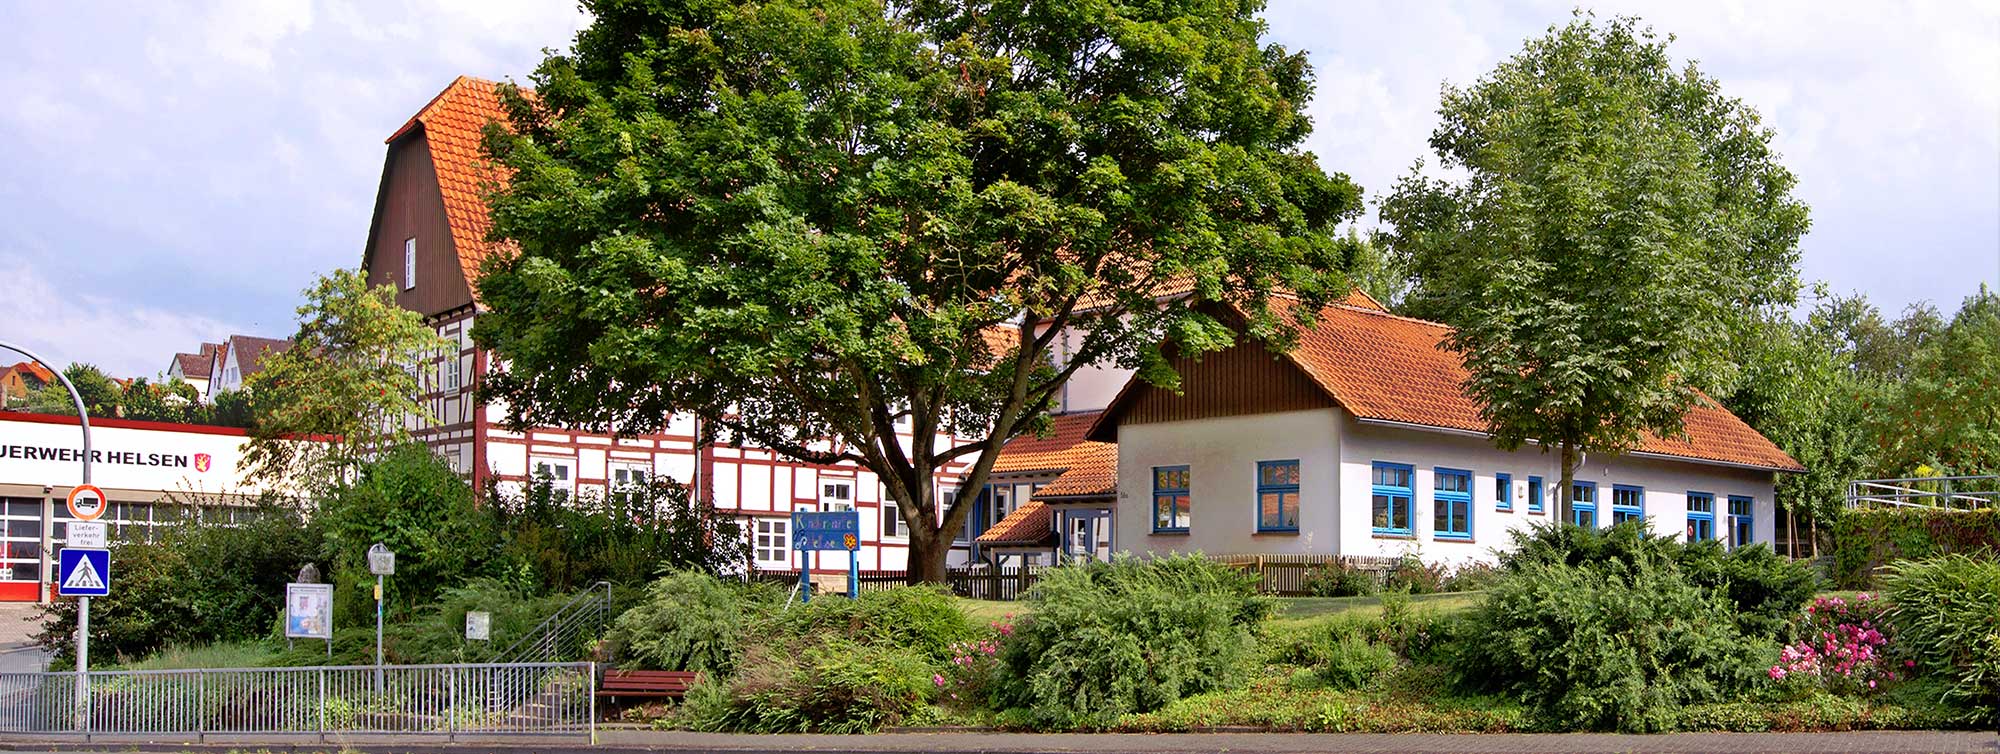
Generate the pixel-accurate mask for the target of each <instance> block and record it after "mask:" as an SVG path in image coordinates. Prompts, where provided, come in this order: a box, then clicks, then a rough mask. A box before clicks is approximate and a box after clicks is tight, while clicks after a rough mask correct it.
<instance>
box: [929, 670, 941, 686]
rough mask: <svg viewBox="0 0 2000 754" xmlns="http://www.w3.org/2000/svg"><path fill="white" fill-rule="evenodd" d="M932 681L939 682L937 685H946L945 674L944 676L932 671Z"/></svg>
mask: <svg viewBox="0 0 2000 754" xmlns="http://www.w3.org/2000/svg"><path fill="white" fill-rule="evenodd" d="M931 683H935V684H937V685H938V686H939V687H943V686H944V676H943V675H941V674H937V673H932V674H931Z"/></svg>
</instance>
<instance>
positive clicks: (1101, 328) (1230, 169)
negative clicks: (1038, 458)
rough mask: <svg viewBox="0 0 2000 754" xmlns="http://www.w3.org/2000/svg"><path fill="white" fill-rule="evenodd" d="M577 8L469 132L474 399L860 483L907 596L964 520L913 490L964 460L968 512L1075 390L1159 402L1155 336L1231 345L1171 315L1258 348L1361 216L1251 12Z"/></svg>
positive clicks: (1338, 285) (674, 0)
mask: <svg viewBox="0 0 2000 754" xmlns="http://www.w3.org/2000/svg"><path fill="white" fill-rule="evenodd" d="M584 5H585V7H586V8H587V9H588V10H590V11H591V12H592V13H593V15H594V16H595V20H594V21H593V23H592V24H591V26H590V27H589V28H587V29H585V30H584V31H583V32H581V33H580V34H579V35H578V37H577V39H576V44H575V48H574V51H573V52H571V53H566V54H555V55H552V56H550V57H549V58H548V59H547V60H545V61H544V62H543V64H542V65H541V66H540V67H539V68H538V69H537V71H536V72H535V74H534V76H533V82H534V84H535V87H536V88H535V95H534V96H533V97H532V98H530V97H525V96H518V95H515V96H510V98H509V101H510V105H509V106H510V109H511V112H512V128H511V129H499V128H492V129H489V130H488V133H487V147H488V149H489V151H490V153H491V154H493V155H494V156H495V157H496V158H497V159H498V160H499V161H500V162H502V163H503V164H504V165H505V167H506V168H508V169H510V170H511V171H512V172H511V180H510V182H509V184H508V186H506V187H505V188H504V189H501V190H499V191H498V193H497V194H495V195H494V196H492V197H491V201H490V203H491V206H492V210H493V218H494V224H495V230H494V233H495V236H496V237H497V238H499V239H503V240H506V241H510V242H511V244H510V246H509V250H507V251H504V252H502V253H500V254H498V255H496V256H495V257H494V258H493V260H492V261H491V263H490V264H489V265H488V266H487V267H486V268H485V270H484V271H483V274H482V277H481V280H480V285H479V289H480V295H481V300H482V303H483V304H484V305H485V306H486V307H487V308H488V309H490V310H491V311H490V313H488V314H485V315H483V316H482V317H481V318H480V320H479V324H478V326H477V327H476V328H475V331H474V335H475V337H476V338H477V339H478V341H479V342H480V343H481V345H482V346H485V347H489V348H492V349H494V350H495V351H496V352H497V353H498V354H499V355H500V356H501V357H502V358H504V359H505V360H506V361H507V362H508V365H509V368H508V369H507V370H506V371H504V372H503V373H501V374H499V375H497V376H495V377H494V378H492V379H491V380H490V381H489V382H488V383H487V385H486V388H487V390H488V392H489V394H490V395H492V396H495V397H499V398H503V399H505V400H506V401H507V405H508V406H509V407H510V408H511V409H512V412H513V413H512V417H511V418H512V420H513V421H514V422H515V423H517V424H536V423H562V424H570V425H581V426H586V427H591V428H597V429H606V428H608V429H613V430H616V431H620V432H644V431H649V430H654V429H657V428H659V427H660V426H661V425H662V423H663V422H664V421H665V420H666V417H667V416H668V415H669V414H693V415H696V416H698V417H700V418H701V419H703V420H704V422H703V424H704V426H705V427H707V428H708V429H709V430H711V431H713V432H714V433H715V435H716V436H717V437H719V438H721V439H723V440H725V441H740V442H744V443H751V444H755V445H759V446H763V447H767V448H771V449H774V450H776V451H777V452H779V453H781V454H783V455H785V456H788V457H790V458H793V459H799V460H803V461H807V462H815V463H836V462H852V463H855V464H859V465H860V466H862V467H865V468H867V469H869V470H871V471H873V472H875V473H876V474H877V475H879V477H880V478H881V480H882V483H883V484H884V486H885V487H886V488H887V491H888V495H889V497H890V498H892V499H894V500H895V501H897V502H898V503H900V506H899V509H900V510H901V512H902V515H903V517H904V519H905V520H906V522H907V523H908V524H909V528H910V532H911V533H910V541H911V549H912V554H911V561H910V570H911V574H912V579H913V580H931V581H936V580H941V579H942V578H943V576H944V562H945V556H946V554H947V553H948V551H949V547H950V542H951V539H952V535H953V533H955V532H956V531H958V530H959V528H960V527H961V526H962V525H963V523H964V520H965V518H966V515H967V513H968V511H969V510H970V508H971V506H970V504H969V500H967V499H969V498H971V497H972V496H971V495H966V496H964V499H961V500H959V501H958V502H956V503H954V504H951V505H948V506H943V507H942V510H939V509H938V508H937V507H936V506H934V504H933V501H935V500H937V497H936V494H935V490H934V489H933V482H932V479H933V474H934V473H935V472H937V471H939V470H940V469H944V468H947V465H948V464H951V463H953V462H967V461H971V462H972V465H971V467H970V469H969V470H968V471H967V472H966V473H965V474H964V475H963V477H962V479H961V480H960V482H959V483H960V484H961V485H962V487H963V488H965V489H977V488H978V487H979V486H980V485H982V484H983V483H984V481H985V479H986V476H987V473H988V471H989V469H990V468H991V466H992V463H993V459H994V457H995V456H996V455H997V452H998V451H999V450H1000V447H1001V445H1002V444H1003V443H1005V442H1006V441H1007V439H1008V438H1011V437H1014V436H1016V435H1019V434H1022V433H1024V432H1033V431H1038V430H1039V429H1040V428H1041V427H1043V426H1045V422H1046V413H1047V411H1048V410H1049V409H1050V407H1051V406H1052V405H1053V403H1054V402H1055V401H1056V399H1057V397H1058V394H1059V393H1058V391H1059V389H1060V386H1061V385H1062V383H1063V381H1064V380H1065V379H1066V378H1067V377H1068V376H1069V375H1070V374H1072V373H1073V372H1074V371H1075V370H1077V369H1079V368H1081V367H1083V366H1084V365H1087V364H1092V363H1107V364H1118V365H1122V366H1125V367H1131V368H1138V369H1140V370H1141V373H1142V374H1143V375H1144V376H1145V378H1147V379H1150V380H1153V381H1154V382H1156V383H1158V384H1162V385H1168V386H1172V385H1174V384H1175V376H1174V374H1173V373H1172V372H1171V370H1170V369H1169V368H1168V367H1167V366H1166V363H1167V362H1166V360H1165V359H1164V358H1163V357H1162V355H1161V348H1160V344H1161V343H1162V341H1163V340H1170V341H1172V342H1173V343H1175V344H1176V347H1178V348H1179V349H1181V350H1182V351H1183V352H1186V353H1196V354H1198V353H1202V352H1205V351H1210V350H1213V349H1217V348H1221V347H1224V346H1225V345H1227V344H1228V343H1230V342H1231V340H1232V339H1233V338H1234V335H1233V332H1232V330H1231V328H1229V327H1227V326H1225V323H1223V322H1220V321H1218V320H1217V319H1215V318H1213V317H1211V316H1207V315H1204V314H1202V313H1201V312H1200V311H1197V310H1196V309H1195V306H1194V304H1195V303H1196V302H1198V301H1203V300H1222V299H1229V300H1235V301H1238V302H1241V303H1242V305H1243V306H1244V307H1246V308H1247V309H1248V310H1249V311H1250V312H1252V316H1251V320H1252V322H1251V325H1252V326H1251V330H1252V332H1253V333H1255V334H1256V335H1258V336H1259V337H1269V338H1283V337H1286V336H1288V335H1289V334H1290V333H1291V328H1292V327H1293V325H1294V323H1291V322H1289V321H1288V320H1287V319H1286V318H1284V317H1282V316H1279V315H1276V314H1274V313H1273V311H1272V308H1271V307H1269V306H1268V303H1269V301H1270V298H1271V295H1272V293H1273V291H1275V290H1284V291H1288V292H1289V294H1295V295H1297V296H1299V297H1302V298H1304V299H1307V300H1308V302H1310V303H1317V302H1321V301H1324V300H1326V299H1327V298H1329V297H1330V296H1332V295H1335V294H1339V293H1344V283H1343V282H1342V281H1341V276H1340V275H1339V273H1338V271H1337V269H1338V266H1339V264H1340V262H1341V254H1340V253H1339V251H1338V250H1337V249H1336V244H1335V242H1334V239H1333V236H1332V231H1333V230H1334V228H1335V227H1336V226H1337V224H1338V223H1340V222H1341V221H1343V220H1346V219H1349V218H1352V217H1354V216H1355V215H1356V213H1357V212H1358V210H1359V207H1360V201H1359V190H1358V189H1357V188H1356V187H1355V186H1354V185H1352V184H1351V183H1350V182H1349V181H1348V180H1347V179H1346V178H1345V177H1344V176H1339V175H1332V176H1330V175H1327V174H1326V173H1324V172H1322V170H1321V169H1320V167H1319V166H1318V163H1317V161H1316V160H1315V158H1314V157H1313V156H1312V155H1310V154H1308V153H1305V152H1303V151H1301V150H1300V148H1299V146H1300V144H1301V142H1302V140H1303V139H1304V138H1305V136H1306V135H1307V133H1308V132H1309V130H1310V123H1309V122H1308V120H1307V118H1306V117H1305V115H1304V114H1303V108H1304V106H1305V103H1306V100H1307V98H1308V97H1309V95H1310V94H1311V90H1312V85H1311V82H1312V77H1311V69H1310V67H1309V66H1308V65H1307V63H1306V60H1305V57H1304V55H1303V54H1300V53H1294V52H1290V51H1287V50H1284V49H1282V48H1280V47H1277V46H1275V45H1266V44H1264V43H1263V42H1262V41H1261V39H1260V37H1261V36H1262V35H1263V33H1264V31H1265V28H1264V24H1263V23H1262V22H1261V21H1260V20H1258V18H1257V16H1256V14H1257V12H1258V11H1259V10H1260V9H1261V6H1262V3H1261V2H1258V1H1257V0H1163V1H1161V2H1151V3H1140V4H1132V3H1116V2H1111V1H1110V0H1080V1H1079V2H1069V3H1045V2H1028V1H1026V0H996V1H991V2H944V1H941V0H897V1H891V2H883V1H882V0H769V1H768V2H763V1H757V0H707V1H705V2H695V1H693V0H635V1H630V2H614V1H612V0H587V1H586V2H585V3H584ZM1170 292H1180V293H1186V294H1187V295H1185V296H1165V295H1163V294H1166V293H1170ZM1302 309H1307V310H1309V309H1310V307H1306V308H1302ZM1023 322H1026V323H1033V324H1034V326H1031V327H1026V328H1018V327H1016V326H1015V325H1017V324H1018V323H1023ZM1063 331H1069V332H1070V333H1072V337H1071V338H1070V342H1068V343H1067V344H1062V343H1061V342H1060V340H1059V335H1060V334H1061V333H1062V332H1063ZM899 425H901V427H899ZM899 430H900V431H901V432H903V433H905V434H908V435H911V436H914V437H919V438H926V441H923V442H915V443H911V442H909V441H907V440H899V439H898V434H899ZM933 436H939V437H940V438H941V441H940V442H935V443H934V442H929V441H928V438H931V437H933ZM974 459H976V461H975V460H974Z"/></svg>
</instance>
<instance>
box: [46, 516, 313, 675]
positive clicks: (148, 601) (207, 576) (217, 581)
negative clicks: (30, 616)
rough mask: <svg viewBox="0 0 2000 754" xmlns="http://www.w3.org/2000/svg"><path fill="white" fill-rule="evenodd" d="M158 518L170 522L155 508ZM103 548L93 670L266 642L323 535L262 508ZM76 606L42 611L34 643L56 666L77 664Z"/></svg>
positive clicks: (188, 519) (186, 520)
mask: <svg viewBox="0 0 2000 754" xmlns="http://www.w3.org/2000/svg"><path fill="white" fill-rule="evenodd" d="M188 502H189V503H191V504H193V505H194V506H198V505H202V504H205V503H210V502H213V501H200V500H197V501H188ZM182 510H183V511H190V512H191V511H194V510H199V508H196V507H192V506H190V507H188V508H183V509H182ZM158 515H161V516H173V515H175V514H174V512H173V511H172V509H170V508H168V507H167V506H166V505H165V504H164V503H163V504H162V505H161V506H160V509H159V511H158ZM111 549H112V553H111V560H112V562H113V563H114V564H116V565H115V570H116V571H117V574H116V577H115V578H116V579H117V584H116V588H114V589H112V590H111V595H110V596H108V597H98V598H95V599H93V600H91V606H90V642H91V648H92V649H93V650H95V652H93V655H94V656H95V657H97V658H98V661H99V662H103V661H106V660H110V659H112V658H119V659H122V660H137V659H140V658H143V657H147V656H149V655H152V654H153V653H155V652H158V651H159V650H161V649H164V648H166V647H168V646H183V647H190V646H203V645H208V644H213V643H217V642H235V641H242V640H247V639H255V638H259V637H262V636H264V635H265V632H266V631H267V630H268V629H269V628H270V625H271V616H273V615H274V614H276V612H277V611H278V609H279V608H280V607H282V606H283V604H284V599H285V584H286V583H287V582H290V581H292V580H293V579H294V578H295V577H296V576H297V574H298V571H299V568H300V567H302V566H304V565H305V564H307V563H310V562H313V560H314V559H315V558H316V557H317V556H318V554H319V553H320V551H321V549H322V530H321V528H320V526H319V524H318V522H317V521H314V520H311V519H309V518H308V517H306V516H304V515H302V514H301V513H300V512H299V511H298V510H297V509H295V508H292V507H289V506H284V505H279V504H275V503H269V502H266V503H263V504H260V505H259V507H258V508H256V509H254V510H243V511H240V512H239V513H238V516H237V519H236V522H235V523H234V524H230V523H227V522H224V521H217V520H209V519H207V518H203V517H202V516H199V515H186V516H184V517H181V518H178V519H176V520H174V521H173V522H172V523H170V524H167V525H165V526H160V527H157V528H156V529H155V530H154V531H153V536H152V539H151V540H150V541H118V542H114V543H112V548H111ZM76 607H77V602H76V600H56V601H54V602H51V603H49V604H47V605H44V606H42V608H41V615H40V617H41V624H42V626H41V628H42V630H41V632H40V633H39V634H37V636H36V637H35V638H36V640H37V641H38V642H39V643H40V644H41V646H42V648H43V649H44V650H45V651H48V652H50V653H51V654H52V655H54V663H55V666H57V667H61V666H64V665H68V664H71V663H74V662H75V661H76V660H75V654H74V653H75V650H76V647H75V641H74V640H73V638H74V635H75V633H76Z"/></svg>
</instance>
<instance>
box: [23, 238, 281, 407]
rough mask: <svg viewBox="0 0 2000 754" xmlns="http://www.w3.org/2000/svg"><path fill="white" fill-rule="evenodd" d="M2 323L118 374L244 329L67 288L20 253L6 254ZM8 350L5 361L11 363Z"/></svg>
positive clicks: (54, 357)
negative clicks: (57, 283) (51, 280)
mask: <svg viewBox="0 0 2000 754" xmlns="http://www.w3.org/2000/svg"><path fill="white" fill-rule="evenodd" d="M0 280H5V281H7V295H6V296H0V323H5V324H6V330H5V332H4V335H0V337H5V338H7V339H8V340H10V341H13V342H16V343H18V344H20V345H21V346H24V347H26V348H29V349H31V350H34V351H36V352H37V353H39V354H41V356H42V358H45V359H48V360H50V361H52V362H55V364H56V368H58V369H60V368H62V367H64V366H67V365H68V364H69V363H70V362H72V361H83V362H90V363H94V364H96V365H97V366H98V367H99V368H101V369H103V370H105V371H106V372H107V373H109V374H111V375H112V376H114V377H147V378H151V377H154V376H155V375H157V374H159V373H160V372H163V371H165V370H166V368H167V362H168V360H169V359H171V358H173V354H175V353H177V352H180V351H194V350H196V349H198V348H200V347H201V343H202V342H203V341H208V342H214V341H217V340H219V339H220V338H222V337H223V336H225V335H229V334H231V333H239V332H243V331H242V330H239V329H237V328H235V327H233V326H231V325H229V324H227V323H224V322H221V321H218V320H214V319H209V318H207V317H202V316H196V315H190V314H186V313H184V312H179V311H173V310H169V309H161V308H156V307H153V306H149V305H145V304H139V303H135V302H131V301H122V300H118V299H115V298H111V297H107V296H102V295H97V294H93V293H74V292H70V291H67V290H63V289H60V288H59V287H58V286H57V285H55V284H54V283H51V282H50V281H48V280H47V279H45V278H43V277H42V276H41V275H39V274H37V273H36V272H35V270H34V269H33V268H32V267H31V266H29V265H28V263H27V260H26V259H24V258H22V257H19V256H13V255H8V256H0ZM7 356H8V354H4V353H0V360H4V361H7V362H8V363H11V362H12V360H11V359H8V358H7Z"/></svg>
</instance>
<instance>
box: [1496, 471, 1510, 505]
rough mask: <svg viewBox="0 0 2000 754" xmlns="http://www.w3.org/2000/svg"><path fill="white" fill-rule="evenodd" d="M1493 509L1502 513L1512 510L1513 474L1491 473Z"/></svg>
mask: <svg viewBox="0 0 2000 754" xmlns="http://www.w3.org/2000/svg"><path fill="white" fill-rule="evenodd" d="M1493 509H1494V510H1496V511H1500V512H1502V513H1511V512H1513V510H1514V475H1513V474H1494V475H1493Z"/></svg>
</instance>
